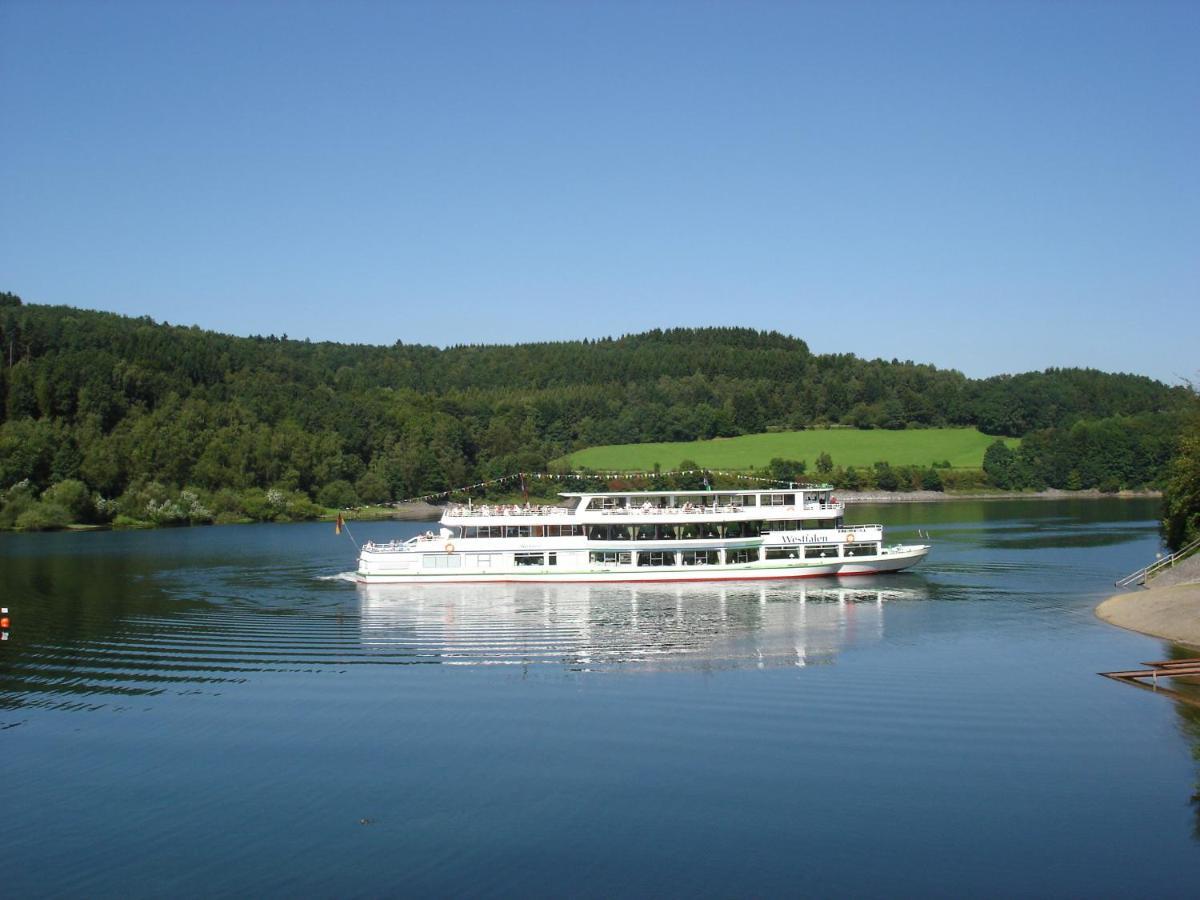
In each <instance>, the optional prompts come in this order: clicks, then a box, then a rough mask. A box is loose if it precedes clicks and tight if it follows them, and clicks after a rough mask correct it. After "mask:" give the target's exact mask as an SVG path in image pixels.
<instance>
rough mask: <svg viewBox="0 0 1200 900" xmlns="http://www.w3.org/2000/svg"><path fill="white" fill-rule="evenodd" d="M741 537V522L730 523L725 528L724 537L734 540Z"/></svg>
mask: <svg viewBox="0 0 1200 900" xmlns="http://www.w3.org/2000/svg"><path fill="white" fill-rule="evenodd" d="M742 536H743V531H742V523H741V522H730V523H729V524H727V525H726V526H725V537H731V538H736V537H742Z"/></svg>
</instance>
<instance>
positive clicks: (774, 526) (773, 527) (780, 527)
mask: <svg viewBox="0 0 1200 900" xmlns="http://www.w3.org/2000/svg"><path fill="white" fill-rule="evenodd" d="M799 527H800V523H799V522H798V521H796V520H795V519H772V520H771V521H769V522H764V523H763V529H764V530H765V531H795V530H796V529H797V528H799Z"/></svg>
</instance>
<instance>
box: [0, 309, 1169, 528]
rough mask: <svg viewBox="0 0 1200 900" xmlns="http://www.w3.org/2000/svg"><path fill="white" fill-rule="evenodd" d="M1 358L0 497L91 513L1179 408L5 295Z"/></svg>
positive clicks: (705, 333)
mask: <svg viewBox="0 0 1200 900" xmlns="http://www.w3.org/2000/svg"><path fill="white" fill-rule="evenodd" d="M395 329H396V330H397V331H399V332H402V331H403V320H402V317H400V318H398V319H397V322H396V323H395ZM0 348H2V350H3V365H2V366H0V422H2V424H0V489H8V488H10V487H11V486H13V485H17V484H22V483H27V488H24V489H28V490H30V491H31V492H37V491H41V490H43V489H45V488H47V487H49V486H51V485H52V484H55V483H58V482H62V481H66V480H72V481H78V482H82V483H83V485H85V486H86V488H87V490H89V491H91V492H94V493H95V494H98V495H100V496H101V497H104V498H114V497H119V496H121V495H123V494H127V493H129V492H130V491H131V490H132V491H138V490H143V489H144V488H145V486H146V485H147V484H148V483H152V482H153V483H157V484H159V485H162V486H165V487H167V488H173V489H175V490H176V491H177V490H178V489H180V488H183V487H185V486H189V487H192V488H194V489H196V490H197V491H200V492H203V491H207V492H216V491H221V490H228V491H247V490H259V491H266V490H267V489H272V488H273V489H275V491H276V495H278V494H279V492H284V493H285V494H287V495H288V496H291V497H293V498H295V499H296V502H300V499H302V498H300V495H304V496H306V497H311V498H318V499H321V500H322V501H323V502H329V503H330V504H332V503H334V502H337V501H341V500H350V499H351V498H356V499H362V500H364V501H382V500H388V499H396V498H403V497H408V496H413V495H417V494H421V493H426V492H430V491H435V490H442V489H445V488H449V487H454V486H458V485H462V484H465V483H468V482H471V481H477V480H481V479H483V478H487V477H492V476H496V475H500V474H505V473H508V472H511V471H514V470H516V469H525V470H535V469H541V468H544V467H545V466H546V464H547V462H548V461H549V460H551V459H554V458H556V457H559V456H562V455H563V454H565V453H568V452H570V451H572V450H575V449H579V448H581V447H585V446H591V445H595V444H602V443H618V442H627V443H628V442H643V441H666V440H691V439H696V438H708V437H717V436H731V435H738V434H746V433H755V432H761V431H765V430H768V429H770V428H775V427H780V428H782V427H790V428H803V427H814V426H820V425H822V424H827V423H837V424H842V425H850V426H855V427H861V428H904V427H921V426H930V425H964V426H977V427H979V428H980V429H982V430H984V431H986V432H988V433H991V434H998V435H999V434H1004V435H1023V434H1025V433H1027V432H1029V431H1031V430H1035V429H1054V428H1069V427H1070V426H1072V425H1073V424H1074V423H1076V422H1079V421H1081V420H1088V419H1097V418H1105V417H1115V416H1132V415H1143V414H1148V413H1162V412H1166V411H1169V410H1172V409H1176V408H1178V406H1179V405H1180V404H1181V403H1182V402H1184V397H1185V394H1186V392H1185V391H1183V390H1182V389H1180V388H1169V387H1167V386H1165V385H1163V384H1161V383H1159V382H1157V381H1154V380H1152V379H1149V378H1145V377H1142V376H1136V375H1120V374H1107V373H1103V372H1099V371H1094V370H1078V369H1070V370H1048V371H1046V372H1039V373H1027V374H1023V375H1015V376H1001V377H996V378H989V379H983V380H973V379H969V378H966V377H965V376H963V375H962V374H961V373H959V372H956V371H952V370H942V369H937V368H935V367H934V366H931V365H923V364H918V363H913V362H909V361H900V360H895V359H894V360H891V361H885V360H862V359H858V358H857V357H855V356H853V355H849V354H837V355H818V354H813V353H811V352H810V351H809V349H808V347H807V345H806V344H805V343H804V341H803V340H800V339H798V338H794V337H789V336H786V335H782V334H778V333H775V332H758V331H753V330H750V329H741V328H707V329H672V330H667V331H651V332H647V333H645V334H638V335H630V336H626V337H621V338H603V339H599V340H595V341H590V340H583V341H568V342H559V343H542V344H524V345H518V346H456V347H449V348H446V349H439V348H436V347H429V346H415V345H408V344H404V343H402V342H397V343H396V344H394V345H393V346H390V347H383V346H363V345H346V344H335V343H314V342H310V341H295V340H289V339H287V337H286V336H282V337H276V336H274V335H272V336H268V337H250V338H239V337H232V336H229V335H222V334H217V333H214V332H210V331H204V330H201V329H199V328H196V327H181V326H174V325H168V324H165V323H156V322H154V321H152V320H150V319H148V318H140V319H134V318H128V317H123V316H118V315H114V314H109V313H100V312H91V311H85V310H79V309H74V308H70V307H64V306H41V305H29V304H22V303H21V302H20V300H19V298H17V297H16V296H15V295H12V294H4V295H0ZM897 349H900V348H897ZM322 492H324V493H323V494H322ZM143 499H144V498H143V497H141V496H140V495H139V497H138V498H137V502H139V503H141V502H142V500H143ZM147 502H150V501H147ZM164 502H165V501H164Z"/></svg>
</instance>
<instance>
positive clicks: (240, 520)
mask: <svg viewBox="0 0 1200 900" xmlns="http://www.w3.org/2000/svg"><path fill="white" fill-rule="evenodd" d="M722 490H724V489H722ZM185 493H186V492H185ZM1161 497H1162V492H1161V491H1155V490H1137V491H1118V492H1116V493H1105V492H1102V491H1099V490H1096V489H1094V488H1092V489H1087V490H1079V491H1063V490H1055V489H1053V488H1052V489H1049V490H1044V491H1002V490H993V491H980V490H974V491H962V492H945V491H908V492H900V491H839V492H838V499H839V500H841V501H843V502H844V503H845V504H846V505H847V506H857V505H866V504H904V503H953V502H961V501H978V500H996V501H1002V500H1114V499H1116V500H1141V499H1158V498H1161ZM555 499H556V498H555V497H554V496H533V495H531V496H530V497H529V500H528V502H530V503H534V504H545V505H551V504H553V503H554V502H555ZM487 502H491V503H508V504H516V505H520V504H521V503H524V502H526V501H525V499H524V498H523V497H521V496H520V495H507V496H500V497H496V498H488V501H487ZM201 512H202V514H203V516H204V517H203V518H197V519H195V520H192V519H189V518H187V517H186V516H183V515H180V514H176V515H173V516H171V517H170V518H167V519H165V520H160V521H154V520H153V519H150V518H146V519H137V518H134V517H131V516H124V515H119V516H116V517H115V518H114V519H113V520H112V521H109V522H85V521H64V520H62V518H61V517H60V518H58V519H55V520H53V521H50V522H43V521H41V520H39V521H38V522H36V523H33V524H37V525H40V526H41V527H31V526H30V525H29V524H26V525H25V526H24V527H21V526H16V527H14V526H13V525H7V526H2V527H0V531H14V532H30V531H71V532H89V531H127V530H139V529H152V528H173V527H186V526H202V525H252V524H255V523H262V522H277V523H287V522H316V521H322V522H333V521H334V520H335V519H336V518H337V517H338V516H339V515H340V516H342V518H343V519H344V520H345V521H347V522H381V521H399V522H435V521H437V520H438V519H440V518H441V515H442V506H441V505H438V504H436V503H428V502H425V501H409V502H405V503H393V504H380V505H373V506H360V507H345V508H322V507H319V506H317V505H316V504H312V503H308V504H304V503H303V502H301V503H300V504H299V505H293V506H292V507H291V511H290V512H289V511H288V510H287V507H286V506H284V508H283V509H282V510H281V511H280V512H279V513H277V514H276V515H273V516H269V515H264V516H260V517H259V518H252V517H250V516H246V515H236V514H224V515H221V516H220V517H216V516H212V515H211V512H210V511H208V510H202V511H201Z"/></svg>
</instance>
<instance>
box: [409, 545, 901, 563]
mask: <svg viewBox="0 0 1200 900" xmlns="http://www.w3.org/2000/svg"><path fill="white" fill-rule="evenodd" d="M843 546H844V549H843V555H844V556H874V555H876V554H878V553H879V545H878V544H875V543H861V544H845V545H843ZM801 554H803V556H801ZM464 555H469V556H470V557H471V562H472V564H474V565H475V566H482V567H487V566H490V565H492V563H493V562H503V560H502V559H499V557H502V556H504V555H505V554H499V553H472V554H462V553H446V554H443V553H426V554H425V558H424V560H423V561H422V564H423V566H424V567H425V568H426V569H461V568H462V565H463V557H464ZM837 555H838V545H837V544H808V545H805V546H796V547H773V548H769V549H768V550H767V551H766V552H765V554H764V556H763V557H762V558H763V559H801V558H803V559H830V558H836V557H837ZM676 556H678V557H679V561H678V562H676ZM588 557H589V560H590V561H591V562H592V563H593V564H595V565H605V566H632V565H634V564H635V557H636V564H637V565H639V566H716V565H720V564H721V553H720V551H719V550H683V551H680V552H679V553H678V554H677V553H675V552H673V551H671V550H652V551H648V552H647V551H641V552H638V553H634V552H633V551H632V550H593V551H592V552H591V553H590V554H589V555H588ZM759 558H760V557H759V555H758V549H757V548H743V549H740V550H726V551H725V563H726V564H727V565H738V564H741V563H752V562H757V561H758V560H759ZM513 563H514V565H518V566H556V565H558V554H557V553H556V552H550V553H514V554H513Z"/></svg>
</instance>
